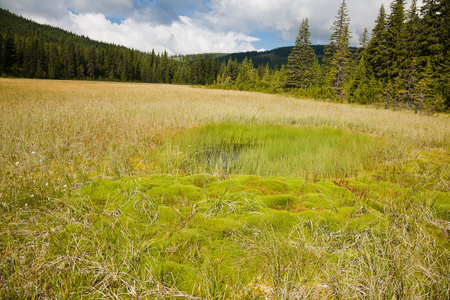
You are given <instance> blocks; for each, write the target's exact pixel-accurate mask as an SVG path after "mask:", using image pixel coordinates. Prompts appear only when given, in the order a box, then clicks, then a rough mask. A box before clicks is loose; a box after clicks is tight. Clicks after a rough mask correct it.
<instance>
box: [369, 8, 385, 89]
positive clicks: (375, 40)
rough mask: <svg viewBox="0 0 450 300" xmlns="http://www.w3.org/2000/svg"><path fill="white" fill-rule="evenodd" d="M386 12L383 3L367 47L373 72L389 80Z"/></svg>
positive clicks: (380, 78) (382, 79) (376, 75)
mask: <svg viewBox="0 0 450 300" xmlns="http://www.w3.org/2000/svg"><path fill="white" fill-rule="evenodd" d="M386 26H387V25H386V12H385V10H384V6H383V5H381V8H380V12H379V14H378V17H377V20H376V21H375V27H374V28H373V30H372V38H371V39H370V42H369V44H368V45H367V49H366V51H365V52H366V60H367V64H368V66H369V68H370V69H371V72H372V73H373V74H374V76H375V78H376V79H377V80H381V81H384V82H386V80H387V71H388V66H387V65H388V63H387V41H386V35H387V27H386Z"/></svg>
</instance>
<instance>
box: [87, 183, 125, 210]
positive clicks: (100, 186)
mask: <svg viewBox="0 0 450 300" xmlns="http://www.w3.org/2000/svg"><path fill="white" fill-rule="evenodd" d="M122 187H123V184H122V183H121V182H119V181H114V180H109V179H98V180H94V181H91V182H90V183H89V184H87V185H85V186H84V187H83V188H82V189H81V191H80V192H81V194H82V195H87V196H89V198H90V199H91V200H92V202H94V203H95V204H105V203H107V202H108V201H109V199H110V198H112V199H117V197H118V196H120V195H121V192H122Z"/></svg>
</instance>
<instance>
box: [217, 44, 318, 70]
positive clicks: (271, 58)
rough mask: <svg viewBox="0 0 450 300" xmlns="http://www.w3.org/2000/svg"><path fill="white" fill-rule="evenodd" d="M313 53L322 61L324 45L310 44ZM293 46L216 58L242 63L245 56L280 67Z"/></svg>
mask: <svg viewBox="0 0 450 300" xmlns="http://www.w3.org/2000/svg"><path fill="white" fill-rule="evenodd" d="M311 47H312V48H313V50H314V53H315V54H316V56H317V57H318V59H319V61H320V62H321V61H322V57H323V55H324V49H325V45H312V46H311ZM293 48H294V47H293V46H288V47H280V48H276V49H273V50H268V51H251V52H239V53H232V54H228V55H225V56H222V57H219V58H218V61H219V62H222V61H224V62H227V61H228V60H229V59H230V58H231V60H235V59H236V60H237V62H238V63H242V62H243V61H244V59H245V58H247V59H251V60H252V61H253V65H255V66H260V65H263V66H265V65H266V64H269V67H270V68H271V69H273V68H275V67H278V68H279V67H281V66H282V65H287V63H288V56H289V54H291V52H292V49H293Z"/></svg>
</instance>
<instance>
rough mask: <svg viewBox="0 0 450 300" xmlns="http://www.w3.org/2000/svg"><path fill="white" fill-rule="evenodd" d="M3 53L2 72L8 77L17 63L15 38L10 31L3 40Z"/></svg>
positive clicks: (0, 56) (1, 56)
mask: <svg viewBox="0 0 450 300" xmlns="http://www.w3.org/2000/svg"><path fill="white" fill-rule="evenodd" d="M0 51H1V55H0V58H1V61H2V70H0V71H3V72H4V73H5V74H6V75H10V74H11V68H12V66H13V64H14V62H15V61H16V47H15V44H14V37H13V35H12V33H11V32H10V31H8V32H7V33H6V36H5V38H4V39H3V43H2V47H1V48H0Z"/></svg>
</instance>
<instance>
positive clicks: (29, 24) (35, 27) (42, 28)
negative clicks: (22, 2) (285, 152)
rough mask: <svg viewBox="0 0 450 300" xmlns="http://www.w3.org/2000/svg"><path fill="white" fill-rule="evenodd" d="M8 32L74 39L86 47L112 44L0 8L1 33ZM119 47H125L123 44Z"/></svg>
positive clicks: (53, 40) (43, 38)
mask: <svg viewBox="0 0 450 300" xmlns="http://www.w3.org/2000/svg"><path fill="white" fill-rule="evenodd" d="M7 32H10V33H12V34H14V35H15V36H20V37H29V36H37V37H39V39H40V40H41V41H42V42H44V43H59V42H60V41H61V40H69V39H72V40H73V42H74V43H75V44H77V45H79V46H84V47H91V46H94V47H96V48H108V47H110V46H111V45H112V44H108V43H103V42H98V41H94V40H92V39H90V38H88V37H85V36H80V35H77V34H74V33H72V32H69V31H66V30H63V29H61V28H57V27H53V26H50V25H43V24H39V23H36V22H35V21H31V20H28V19H26V18H24V17H22V16H17V15H15V14H13V13H11V12H9V11H8V10H5V9H2V8H0V34H6V33H7ZM115 46H116V45H115ZM117 47H120V48H125V47H123V46H117Z"/></svg>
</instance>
